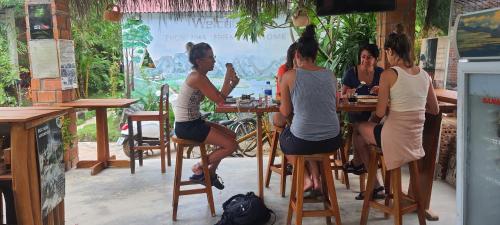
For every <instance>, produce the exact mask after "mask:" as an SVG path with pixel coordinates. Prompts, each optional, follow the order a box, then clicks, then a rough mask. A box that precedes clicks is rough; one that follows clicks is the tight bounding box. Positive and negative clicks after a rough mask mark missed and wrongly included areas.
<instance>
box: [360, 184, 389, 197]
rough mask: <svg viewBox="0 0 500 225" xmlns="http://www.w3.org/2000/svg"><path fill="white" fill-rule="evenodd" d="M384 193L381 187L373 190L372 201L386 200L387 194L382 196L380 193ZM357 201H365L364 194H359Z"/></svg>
mask: <svg viewBox="0 0 500 225" xmlns="http://www.w3.org/2000/svg"><path fill="white" fill-rule="evenodd" d="M381 191H384V187H382V186H380V187H378V188H375V189H373V195H372V199H385V194H380V193H379V192H381ZM355 199H356V200H363V199H365V195H364V192H359V194H358V195H357V196H356V197H355Z"/></svg>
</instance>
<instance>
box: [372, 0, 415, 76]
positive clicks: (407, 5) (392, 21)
mask: <svg viewBox="0 0 500 225" xmlns="http://www.w3.org/2000/svg"><path fill="white" fill-rule="evenodd" d="M416 8H417V1H416V0H396V9H395V10H394V11H388V12H380V13H378V14H377V45H378V47H379V48H380V49H383V48H384V42H385V39H386V37H387V36H388V35H389V34H390V33H391V32H392V31H393V30H394V28H395V26H396V25H397V24H399V23H400V24H402V25H403V27H404V28H405V33H406V34H407V35H408V37H409V38H410V43H412V44H413V41H414V40H415V15H416V14H415V12H416ZM378 65H379V66H380V67H382V68H388V67H389V63H388V62H387V61H386V58H385V52H384V51H380V57H379V62H378Z"/></svg>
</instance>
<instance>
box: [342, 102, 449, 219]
mask: <svg viewBox="0 0 500 225" xmlns="http://www.w3.org/2000/svg"><path fill="white" fill-rule="evenodd" d="M455 102H456V101H455ZM376 106H377V104H376V103H348V102H346V101H340V102H339V103H338V104H337V110H338V111H342V112H361V111H375V109H376ZM456 109H457V105H456V104H452V103H448V102H442V101H439V114H438V115H431V114H428V113H426V114H425V124H424V131H423V140H422V142H423V143H422V145H423V147H424V151H425V156H424V157H423V158H421V159H419V168H418V170H419V171H420V173H419V174H420V190H421V192H422V193H421V194H420V198H421V199H420V202H423V204H424V206H425V209H426V218H427V219H428V220H438V219H439V216H438V215H437V214H435V213H434V212H432V210H431V209H430V202H431V194H432V183H433V181H434V172H435V169H436V157H437V151H438V147H439V137H440V134H441V120H442V113H451V112H453V111H455V110H456ZM410 187H411V185H410ZM409 193H411V190H409Z"/></svg>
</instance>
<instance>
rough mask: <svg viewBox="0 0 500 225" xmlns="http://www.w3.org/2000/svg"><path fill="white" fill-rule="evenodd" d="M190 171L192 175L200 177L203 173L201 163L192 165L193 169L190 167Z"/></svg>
mask: <svg viewBox="0 0 500 225" xmlns="http://www.w3.org/2000/svg"><path fill="white" fill-rule="evenodd" d="M191 171H193V173H194V174H196V175H200V174H201V173H203V168H202V167H201V163H199V162H198V163H196V164H194V165H193V167H191Z"/></svg>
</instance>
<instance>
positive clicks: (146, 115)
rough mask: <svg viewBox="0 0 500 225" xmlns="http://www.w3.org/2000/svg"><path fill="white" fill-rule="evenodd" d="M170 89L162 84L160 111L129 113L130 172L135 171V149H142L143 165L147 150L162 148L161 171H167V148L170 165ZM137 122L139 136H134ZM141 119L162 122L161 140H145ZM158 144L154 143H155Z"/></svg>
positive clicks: (140, 160) (140, 158) (140, 162)
mask: <svg viewBox="0 0 500 225" xmlns="http://www.w3.org/2000/svg"><path fill="white" fill-rule="evenodd" d="M168 91H169V87H168V85H167V84H164V85H162V86H161V92H160V103H159V111H139V112H134V113H131V114H129V115H128V133H129V137H131V138H130V139H129V148H130V154H129V156H130V172H131V173H132V174H134V173H135V151H141V154H139V165H140V166H142V155H143V152H142V151H145V150H153V149H159V150H160V160H161V172H162V173H165V172H166V168H165V148H166V149H167V164H168V166H170V164H171V163H170V161H171V160H170V138H169V137H170V123H169V118H168V115H169V104H168ZM134 121H135V122H137V137H136V138H133V137H134V133H133V132H134V123H133V122H134ZM141 121H158V123H159V124H160V126H159V127H160V130H159V131H158V132H159V134H160V137H159V140H158V141H156V140H153V141H148V140H143V138H142V127H141ZM135 139H136V140H137V142H138V146H135V143H134V141H135ZM156 142H157V143H158V144H154V143H156ZM143 143H149V145H143Z"/></svg>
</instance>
